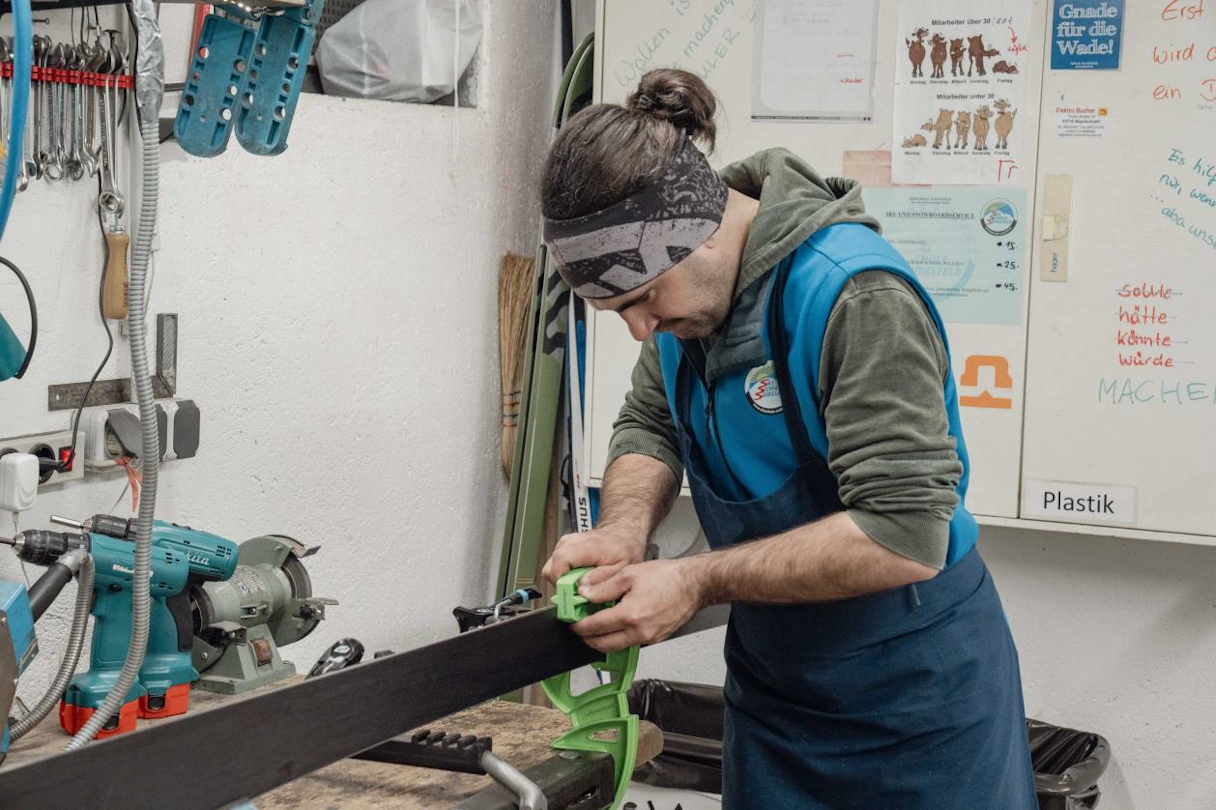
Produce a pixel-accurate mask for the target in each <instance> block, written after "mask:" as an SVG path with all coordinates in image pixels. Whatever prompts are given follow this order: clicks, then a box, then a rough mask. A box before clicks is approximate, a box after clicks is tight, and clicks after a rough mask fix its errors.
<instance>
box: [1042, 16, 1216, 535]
mask: <svg viewBox="0 0 1216 810" xmlns="http://www.w3.org/2000/svg"><path fill="white" fill-rule="evenodd" d="M1125 5H1126V6H1127V9H1126V13H1127V19H1126V21H1125V24H1124V30H1123V38H1124V41H1123V52H1122V65H1121V68H1120V69H1119V70H1118V71H1092V72H1091V71H1068V70H1060V71H1048V72H1047V74H1046V78H1045V84H1044V93H1043V113H1044V116H1043V121H1042V127H1041V133H1040V146H1041V152H1040V158H1039V168H1038V172H1039V182H1038V184H1037V185H1038V195H1037V208H1038V210H1039V211H1040V213H1041V214H1042V215H1043V216H1041V217H1040V218H1039V222H1038V223H1037V224H1038V228H1037V232H1038V238H1039V239H1040V240H1042V239H1043V238H1044V236H1045V233H1044V232H1045V230H1046V231H1047V233H1046V235H1048V236H1050V235H1052V229H1055V228H1056V227H1057V226H1062V228H1063V227H1066V229H1067V235H1066V238H1065V239H1056V240H1051V241H1050V242H1042V244H1043V245H1044V246H1045V248H1046V249H1045V250H1043V251H1042V252H1040V253H1039V255H1038V256H1036V264H1035V267H1034V281H1033V286H1032V292H1031V298H1032V308H1031V320H1030V326H1031V328H1030V334H1029V380H1028V385H1027V393H1026V399H1027V407H1026V425H1025V459H1024V469H1023V495H1022V517H1023V518H1025V519H1049V518H1047V517H1046V516H1045V515H1044V511H1045V509H1044V501H1045V500H1046V499H1048V498H1049V497H1052V496H1051V493H1053V492H1061V491H1063V492H1066V491H1068V490H1069V488H1076V489H1077V490H1078V491H1084V489H1083V488H1084V487H1091V488H1094V489H1095V490H1097V491H1100V492H1101V491H1107V492H1109V493H1111V494H1110V495H1109V496H1108V497H1109V498H1110V499H1112V500H1113V499H1114V498H1115V497H1116V496H1121V497H1123V498H1124V500H1125V502H1126V503H1127V504H1128V507H1127V508H1126V509H1124V510H1122V513H1121V514H1115V511H1116V510H1115V509H1110V508H1108V509H1105V510H1102V511H1104V512H1106V513H1105V514H1098V515H1091V514H1087V513H1080V514H1073V515H1072V516H1071V517H1072V519H1074V520H1079V521H1082V522H1088V523H1096V524H1102V525H1111V526H1121V527H1128V528H1133V529H1139V530H1149V531H1158V532H1173V533H1178V534H1192V535H1207V536H1213V535H1216V319H1214V318H1213V316H1212V313H1214V312H1216V7H1213V6H1212V4H1211V3H1209V4H1208V6H1209V7H1208V8H1207V9H1206V10H1205V13H1203V14H1201V15H1195V14H1194V13H1193V10H1194V9H1196V8H1201V7H1202V4H1201V3H1198V2H1185V3H1184V2H1172V1H1171V0H1128V2H1127V3H1126V4H1125ZM1187 9H1191V10H1192V12H1191V14H1188V13H1187ZM1070 111H1071V112H1070ZM1078 111H1079V112H1078ZM1089 111H1093V112H1089ZM1100 111H1104V112H1105V115H1098V113H1099V112H1100ZM1070 116H1071V117H1072V118H1074V119H1075V118H1085V117H1088V118H1089V119H1090V121H1091V122H1093V124H1092V125H1093V126H1094V127H1095V128H1096V129H1097V130H1098V134H1097V135H1096V136H1095V135H1091V136H1077V135H1076V134H1074V133H1071V132H1068V131H1067V126H1068V124H1067V120H1066V119H1068V118H1069V117H1070ZM1100 119H1104V120H1100ZM1062 127H1063V128H1065V131H1063V132H1062V131H1061V128H1062ZM1053 175H1054V176H1061V177H1063V178H1070V179H1071V185H1072V193H1071V199H1068V195H1067V194H1066V193H1061V194H1055V195H1053V196H1055V197H1056V198H1057V199H1052V200H1049V199H1048V188H1047V185H1048V183H1047V178H1048V176H1053ZM1057 182H1058V181H1057ZM1062 185H1064V186H1065V187H1066V186H1067V182H1065V183H1063V184H1062ZM1049 209H1050V210H1049ZM1047 216H1051V217H1054V219H1052V220H1045V217H1047ZM1045 225H1047V226H1049V228H1045ZM1062 228H1061V229H1062ZM1060 247H1066V248H1067V251H1066V253H1064V252H1063V251H1061V250H1059V248H1060ZM1053 251H1054V253H1053ZM1061 254H1063V256H1064V257H1066V258H1067V268H1066V273H1065V274H1064V275H1065V279H1062V280H1052V279H1053V278H1055V277H1058V276H1059V275H1060V273H1059V268H1058V265H1059V263H1060V259H1061V258H1062V255H1061ZM1053 264H1054V265H1057V266H1056V267H1055V268H1053ZM1129 364H1130V365H1129ZM1087 511H1088V510H1087ZM1068 518H1069V516H1066V515H1057V516H1056V517H1055V518H1054V519H1056V520H1067V519H1068Z"/></svg>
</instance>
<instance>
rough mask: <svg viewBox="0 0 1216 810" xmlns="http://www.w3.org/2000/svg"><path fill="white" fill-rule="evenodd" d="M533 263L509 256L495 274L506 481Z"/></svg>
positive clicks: (515, 428)
mask: <svg viewBox="0 0 1216 810" xmlns="http://www.w3.org/2000/svg"><path fill="white" fill-rule="evenodd" d="M534 264H535V261H534V260H533V259H532V258H531V257H528V256H520V255H518V254H516V253H508V254H506V255H505V256H503V259H502V265H501V266H500V267H499V271H498V365H499V371H500V374H501V378H502V383H501V384H502V389H501V390H502V451H501V454H502V455H501V457H502V469H503V472H504V473H506V474H507V476H508V477H509V476H510V475H511V463H512V462H513V460H514V458H515V437H516V434H517V432H518V428H519V403H520V398H521V396H522V392H521V390H520V389H521V385H520V378H521V374H522V371H523V363H524V356H523V355H524V351H525V350H526V348H527V345H528V314H529V310H530V308H531V305H532V292H533V283H534V279H533V276H532V268H533V265H534Z"/></svg>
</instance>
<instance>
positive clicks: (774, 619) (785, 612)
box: [675, 272, 1038, 810]
mask: <svg viewBox="0 0 1216 810" xmlns="http://www.w3.org/2000/svg"><path fill="white" fill-rule="evenodd" d="M784 283H785V273H784V272H779V274H778V277H777V279H776V280H775V282H774V291H773V294H772V296H771V298H770V304H769V335H770V341H771V342H772V348H773V352H772V354H773V356H774V357H773V359H774V362H775V365H776V368H777V375H778V385H779V387H780V390H781V397H782V403H783V406H784V415H785V421H786V426H787V429H788V430H789V432H790V438H791V441H792V443H793V445H794V448H795V450H796V451H797V454H798V457H799V467H798V469H797V470H796V471H795V472H794V473H793V474H792V475H790V476H789V478H787V479H786V481H785V482H784V484H782V486H781V487H779V488H778V489H777V490H776V491H775V492H773V493H772V494H771V495H769V496H767V497H764V498H759V499H755V500H747V501H737V500H729V499H724V498H722V497H719V495H718V494H717V493H716V492H715V489H714V486H713V484H712V482H711V481H709V480H708V479H707V477H706V465H705V464H704V462H703V461H702V459H701V458H700V451H699V449H698V448H697V446H696V445H695V443H694V442H693V441H692V440H691V438H690V435H691V431H690V430H689V428H688V419H689V416H690V414H689V407H688V406H689V393H690V391H691V386H692V385H694V384H695V383H696V380H695V379H694V378H693V371H692V369H691V367H690V366H691V363H690V361H689V360H688V359H687V358H685V359H684V360H683V361H682V362H681V363H680V371H679V374H678V375H677V391H676V396H675V399H676V402H677V403H678V414H677V419H676V423H677V426H678V429H679V433H680V441H681V444H682V448H683V455H684V460H685V464H686V470H687V474H688V480H689V485H690V487H691V490H692V497H693V503H694V504H695V506H696V510H697V517H698V518H699V519H700V521H701V526H702V528H703V529H704V531H705V535H706V537H707V539H708V540H709V544H710V546H711V547H712V548H715V549H719V548H724V547H726V546H731V545H734V544H736V543H742V542H746V541H748V540H754V539H759V538H764V537H769V536H772V535H775V534H779V533H781V532H784V531H787V530H789V529H792V528H794V527H797V526H802V525H805V524H807V523H811V522H813V521H815V520H817V519H819V518H821V517H824V516H826V515H829V514H832V513H834V512H837V511H840V510H842V509H843V505H842V504H841V502H840V499H839V496H838V494H837V491H838V486H837V481H836V479H835V476H834V475H832V473H831V470H830V469H829V468H828V466H827V463H826V461H825V460H824V459H823V458H822V457H820V456H818V455H817V454H816V453H815V452H814V450H813V449H812V448H811V442H810V438H809V437H808V436H807V434H806V428H805V425H804V423H803V422H802V418H801V410H800V407H799V403H798V402H797V401H796V399H795V398H794V397H793V391H794V387H793V385H791V384H790V383H789V369H788V351H787V350H786V349H785V340H784V329H783V328H781V325H780V324H777V323H775V320H774V312H780V306H779V302H780V299H781V295H782V293H783V291H784ZM775 304H777V305H776V306H775ZM725 655H726V663H727V678H726V687H725V700H726V725H725V730H724V737H723V752H722V767H723V774H722V784H723V806H724V807H726V808H728V809H729V810H786V809H788V810H820V809H822V810H844V809H845V808H865V810H954V809H955V808H960V809H961V808H966V809H967V810H1037V807H1038V803H1037V800H1036V798H1035V793H1034V784H1033V776H1032V772H1031V766H1030V750H1029V745H1028V742H1027V735H1026V726H1025V709H1024V707H1023V703H1022V690H1021V678H1020V675H1019V671H1018V658H1017V651H1016V650H1015V649H1014V645H1013V638H1012V636H1011V635H1010V632H1009V627H1008V624H1007V622H1006V620H1005V615H1004V612H1003V610H1002V608H1001V603H1000V599H999V597H998V596H997V592H996V588H995V587H994V586H993V582H992V578H991V576H990V575H989V573H988V570H987V568H986V567H985V565H984V562H983V560H982V559H980V556H979V552H978V551H976V550H974V549H972V550H971V551H970V552H968V553H967V554H966V556H964V557H963V558H962V559H961V560H959V561H958V562H956V563H955V564H954V565H952V566H950V567H949V568H947V569H946V570H944V571H943V572H942V573H940V574H938V575H937V576H936V577H934V578H933V579H931V580H929V581H927V582H922V583H919V584H918V585H908V586H906V587H902V588H896V589H893V590H889V591H884V592H881V593H876V594H871V595H867V596H861V597H856V598H852V599H846V600H842V601H837V602H828V603H821V604H808V605H794V606H773V605H759V604H750V603H744V602H736V603H734V605H733V606H732V610H731V618H730V624H729V626H728V628H727V635H726V650H725Z"/></svg>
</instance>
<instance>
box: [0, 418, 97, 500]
mask: <svg viewBox="0 0 1216 810" xmlns="http://www.w3.org/2000/svg"><path fill="white" fill-rule="evenodd" d="M84 445H85V432H84V431H83V430H78V431H76V458H75V460H74V461H73V462H72V468H71V469H70V470H67V471H65V472H59V471H58V470H43V471H42V474H41V475H39V476H38V488H39V489H42V488H43V487H51V486H56V485H57V484H66V483H67V482H68V481H78V480H80V479H81V478H84V466H85V463H84ZM71 449H72V431H70V430H60V431H56V432H55V433H34V434H30V435H29V436H17V437H15V438H12V439H0V456H3V455H5V454H7V453H29V454H30V455H34V456H38V457H39V458H45V459H52V460H54V461H56V462H58V461H67V458H68V454H69V453H70V451H71Z"/></svg>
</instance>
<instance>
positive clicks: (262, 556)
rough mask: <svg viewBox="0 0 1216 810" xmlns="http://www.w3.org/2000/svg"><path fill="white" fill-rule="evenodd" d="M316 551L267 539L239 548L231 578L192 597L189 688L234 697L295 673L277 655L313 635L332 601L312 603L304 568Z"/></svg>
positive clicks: (199, 588)
mask: <svg viewBox="0 0 1216 810" xmlns="http://www.w3.org/2000/svg"><path fill="white" fill-rule="evenodd" d="M319 548H320V547H319V546H312V547H311V548H307V547H305V546H304V544H302V543H300V542H299V541H297V540H293V539H292V538H290V537H285V536H283V535H266V536H263V537H255V538H253V539H252V540H247V541H245V542H244V543H242V544H241V546H240V551H239V556H238V559H237V568H236V573H234V574H233V575H232V577H231V578H230V579H227V580H224V581H222V582H204V583H201V584H200V585H198V586H196V587H194V588H193V589H192V590H191V608H192V610H193V621H194V651H193V652H194V657H193V660H194V667H195V669H197V670H198V671H199V679H198V681H197V682H195V684H194V686H195V688H197V689H204V690H206V691H208V692H218V693H221V694H225V695H235V694H240V693H242V692H246V691H248V690H250V689H255V688H257V687H259V686H263V685H265V684H268V683H271V682H273V681H277V680H280V679H282V678H288V677H290V676H292V675H294V674H295V672H296V668H295V666H294V665H293V664H292V663H291V662H290V661H284V660H283V659H282V658H281V657H280V655H279V649H280V648H281V647H283V646H285V645H287V644H291V643H292V642H295V641H299V640H300V639H302V638H304V637H305V636H307V635H308V634H309V633H311V632H312V631H313V630H314V629H315V628H316V626H317V625H318V624H319V623H320V622H321V620H322V619H324V618H325V607H326V606H327V605H336V604H337V602H336V601H335V600H333V599H319V598H316V597H314V596H313V595H312V581H311V580H310V579H309V576H308V572H307V571H306V570H305V569H304V563H303V562H302V560H303V559H304V558H305V557H308V556H311V555H312V554H315V553H316V552H317V551H318V550H319Z"/></svg>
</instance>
